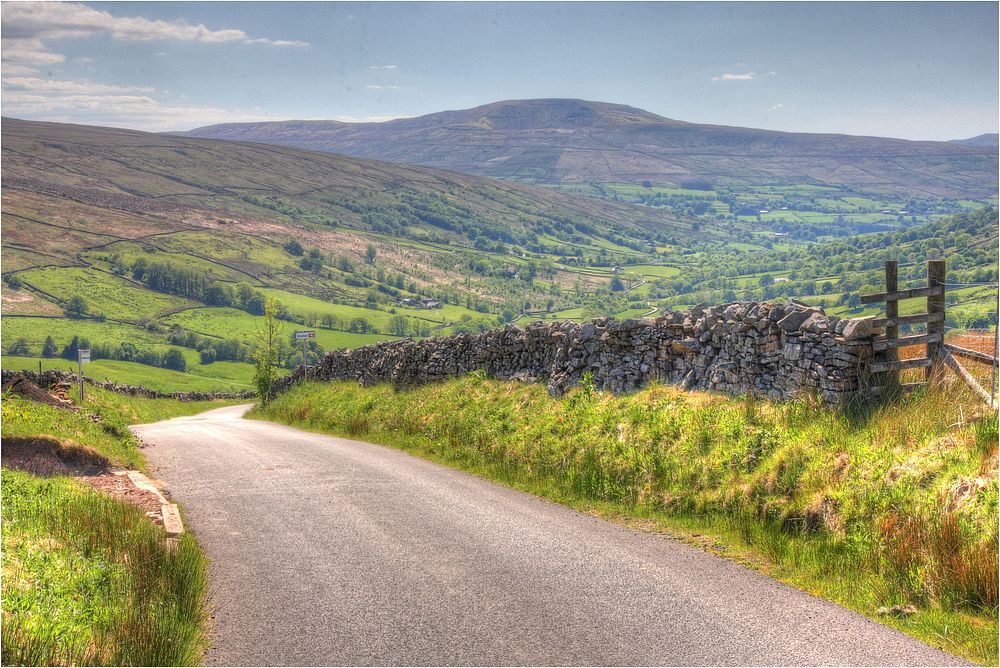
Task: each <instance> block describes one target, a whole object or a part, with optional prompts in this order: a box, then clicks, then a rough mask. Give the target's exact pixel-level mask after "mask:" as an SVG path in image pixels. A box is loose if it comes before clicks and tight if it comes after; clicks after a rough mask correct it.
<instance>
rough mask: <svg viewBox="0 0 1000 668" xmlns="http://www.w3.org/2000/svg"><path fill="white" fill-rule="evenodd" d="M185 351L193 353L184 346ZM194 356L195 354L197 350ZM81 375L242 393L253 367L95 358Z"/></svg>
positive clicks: (7, 363) (14, 360) (68, 365)
mask: <svg viewBox="0 0 1000 668" xmlns="http://www.w3.org/2000/svg"><path fill="white" fill-rule="evenodd" d="M185 351H186V352H192V353H193V352H194V351H188V350H187V349H185ZM194 355H195V356H197V353H194ZM187 356H189V355H186V357H187ZM0 360H2V364H3V368H5V369H24V370H27V371H38V363H39V362H41V363H42V369H44V370H46V371H48V370H50V369H55V370H56V371H70V372H72V373H76V372H77V365H76V363H75V362H70V361H69V360H65V359H61V358H48V359H46V358H40V357H14V356H10V355H5V356H3V357H2V358H0ZM83 375H85V376H87V377H88V378H93V379H94V380H100V381H114V382H116V383H119V384H122V385H141V386H142V387H146V388H149V389H151V390H156V391H158V392H244V391H246V390H252V389H253V366H252V365H251V364H246V363H243V362H213V363H212V364H191V363H190V360H189V364H188V370H187V371H184V372H181V371H173V370H172V369H161V368H160V367H155V366H149V365H146V364H139V363H138V362H123V361H121V360H95V361H93V362H90V363H88V364H85V365H84V369H83Z"/></svg>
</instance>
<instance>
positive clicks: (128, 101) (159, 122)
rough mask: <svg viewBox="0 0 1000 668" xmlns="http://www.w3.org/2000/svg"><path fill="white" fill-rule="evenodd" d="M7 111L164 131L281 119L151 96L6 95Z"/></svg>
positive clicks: (8, 112) (11, 93)
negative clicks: (165, 100) (157, 98)
mask: <svg viewBox="0 0 1000 668" xmlns="http://www.w3.org/2000/svg"><path fill="white" fill-rule="evenodd" d="M4 114H5V115H10V116H14V117H21V118H25V117H28V118H32V119H34V120H41V121H53V122H58V123H87V124H93V125H107V126H115V127H127V128H133V129H136V130H149V131H152V132H162V131H167V130H186V129H190V128H193V127H197V126H201V125H211V124H214V123H238V122H253V121H269V120H279V119H278V118H275V117H274V116H270V115H268V114H264V113H259V112H252V113H248V112H240V111H237V112H233V111H228V110H225V109H217V108H214V107H188V106H174V105H169V104H162V103H160V102H158V101H157V100H155V99H153V98H151V97H149V96H148V95H88V94H69V95H44V94H38V93H34V92H26V91H25V92H22V91H14V92H9V93H5V94H4Z"/></svg>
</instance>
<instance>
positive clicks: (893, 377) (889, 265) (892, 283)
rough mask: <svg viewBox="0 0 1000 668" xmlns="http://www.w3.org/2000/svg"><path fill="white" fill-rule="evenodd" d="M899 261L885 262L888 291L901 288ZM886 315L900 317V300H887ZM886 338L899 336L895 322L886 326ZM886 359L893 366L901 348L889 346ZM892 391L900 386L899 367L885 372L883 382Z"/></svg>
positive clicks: (890, 317) (886, 288)
mask: <svg viewBox="0 0 1000 668" xmlns="http://www.w3.org/2000/svg"><path fill="white" fill-rule="evenodd" d="M897 267H898V263H897V262H896V261H895V260H887V261H886V263H885V291H886V292H890V293H891V292H896V291H897V290H899V274H898V269H897ZM885 317H886V318H887V319H892V318H897V317H899V302H898V301H896V300H895V299H887V300H886V302H885ZM885 338H887V339H896V338H899V327H898V326H897V325H896V324H895V323H893V324H891V325H888V326H886V328H885ZM883 355H884V357H883V359H884V361H885V362H887V363H888V366H889V367H892V366H893V365H892V364H891V363H892V362H895V361H897V360H898V359H899V350H898V349H897V348H888V349H887V350H886V351H885V352H884V353H883ZM883 385H884V386H886V387H887V388H888V389H889V391H890V392H895V391H896V390H897V388H898V387H899V369H894V368H893V369H891V370H890V371H887V372H886V374H885V382H884V383H883Z"/></svg>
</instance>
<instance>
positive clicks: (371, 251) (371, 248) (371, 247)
mask: <svg viewBox="0 0 1000 668" xmlns="http://www.w3.org/2000/svg"><path fill="white" fill-rule="evenodd" d="M375 254H376V250H375V244H368V248H366V249H365V262H367V263H368V264H375Z"/></svg>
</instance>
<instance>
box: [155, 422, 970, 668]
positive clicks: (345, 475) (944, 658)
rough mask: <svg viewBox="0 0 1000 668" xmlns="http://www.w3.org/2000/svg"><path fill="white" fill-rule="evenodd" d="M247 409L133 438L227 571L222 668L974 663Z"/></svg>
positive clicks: (220, 600) (598, 523)
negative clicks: (252, 415) (256, 416)
mask: <svg viewBox="0 0 1000 668" xmlns="http://www.w3.org/2000/svg"><path fill="white" fill-rule="evenodd" d="M246 410H247V407H246V406H236V407H229V408H222V409H218V410H213V411H209V412H207V413H202V414H200V415H196V416H193V417H185V418H176V419H173V420H167V421H164V422H159V423H156V424H149V425H141V426H138V427H135V431H136V432H137V433H138V434H139V436H140V437H141V438H142V439H143V441H144V442H145V443H146V447H147V449H146V454H147V457H148V459H149V462H150V463H151V465H152V467H153V471H154V473H155V475H156V476H157V477H159V478H160V479H162V480H163V481H165V482H166V484H167V487H168V489H169V491H170V493H171V494H172V495H173V497H174V498H175V499H176V500H177V501H179V502H180V503H181V504H182V505H183V508H184V511H185V517H186V520H187V522H188V526H189V528H190V529H191V530H193V531H194V533H195V535H196V536H197V537H198V540H199V541H200V542H201V544H202V546H203V547H204V549H205V552H206V553H207V555H208V557H209V559H210V560H211V566H210V571H209V573H210V583H211V585H210V586H211V599H212V624H211V627H212V631H211V633H212V639H211V640H212V647H211V648H210V649H209V651H208V653H207V656H206V660H207V662H208V663H209V664H210V665H274V666H277V665H456V664H461V665H566V664H584V665H817V664H822V665H963V663H962V662H961V661H959V660H958V659H957V658H955V657H953V656H951V655H949V654H945V653H943V652H941V651H939V650H937V649H934V648H932V647H930V646H928V645H925V644H922V643H920V642H918V641H916V640H913V639H912V638H909V637H908V636H906V635H903V634H901V633H899V632H897V631H895V630H893V629H890V628H887V627H885V626H882V625H880V624H877V623H875V622H873V621H871V620H868V619H866V618H865V617H862V616H861V615H858V614H855V613H853V612H851V611H849V610H846V609H844V608H842V607H839V606H837V605H834V604H832V603H828V602H826V601H823V600H820V599H818V598H815V597H813V596H810V595H808V594H805V593H803V592H801V591H798V590H796V589H794V588H792V587H789V586H786V585H783V584H781V583H778V582H776V581H774V580H772V579H770V578H767V577H764V576H763V575H760V574H759V573H756V572H754V571H752V570H749V569H747V568H745V567H743V566H740V565H738V564H736V563H733V562H731V561H727V560H725V559H722V558H719V557H716V556H713V555H711V554H707V553H705V552H703V551H701V550H699V549H696V548H694V547H691V546H689V545H686V544H684V543H683V542H680V541H677V540H672V539H669V538H664V537H662V536H659V535H654V534H646V533H641V532H637V531H634V530H631V529H628V528H625V527H622V526H618V525H616V524H612V523H609V522H606V521H603V520H600V519H597V518H594V517H590V516H588V515H585V514H581V513H579V512H576V511H574V510H571V509H568V508H565V507H563V506H560V505H557V504H555V503H551V502H548V501H545V500H542V499H539V498H536V497H534V496H531V495H529V494H524V493H521V492H517V491H514V490H511V489H508V488H506V487H502V486H500V485H497V484H494V483H491V482H487V481H485V480H482V479H479V478H476V477H474V476H472V475H469V474H466V473H462V472H459V471H455V470H452V469H449V468H446V467H443V466H440V465H437V464H434V463H431V462H427V461H424V460H422V459H419V458H416V457H413V456H410V455H408V454H406V453H404V452H401V451H398V450H393V449H391V448H386V447H382V446H378V445H372V444H369V443H363V442H359V441H352V440H348V439H343V438H335V437H332V436H322V435H318V434H312V433H308V432H304V431H300V430H298V429H293V428H291V427H286V426H282V425H277V424H273V423H269V422H263V421H257V420H247V419H243V418H242V415H243V413H244V412H245V411H246Z"/></svg>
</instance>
